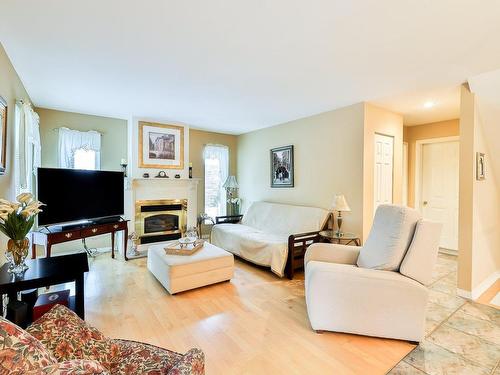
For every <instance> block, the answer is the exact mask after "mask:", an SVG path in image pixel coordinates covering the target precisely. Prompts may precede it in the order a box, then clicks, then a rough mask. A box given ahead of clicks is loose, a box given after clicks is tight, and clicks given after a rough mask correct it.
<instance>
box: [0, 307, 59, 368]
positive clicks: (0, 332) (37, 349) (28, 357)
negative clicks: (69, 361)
mask: <svg viewBox="0 0 500 375" xmlns="http://www.w3.org/2000/svg"><path fill="white" fill-rule="evenodd" d="M56 362H57V359H56V358H55V357H54V356H53V355H52V354H51V353H50V351H48V350H47V349H46V348H45V347H44V346H43V345H42V343H41V342H40V341H38V340H37V339H36V338H35V337H33V336H32V335H30V334H29V333H28V332H26V331H24V330H23V329H21V328H19V327H18V326H16V325H15V324H14V323H12V322H10V321H8V320H6V319H4V318H2V317H1V316H0V374H25V373H27V372H30V371H40V369H41V368H43V367H45V366H48V365H51V364H54V363H56Z"/></svg>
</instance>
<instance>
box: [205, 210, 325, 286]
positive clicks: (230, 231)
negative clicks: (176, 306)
mask: <svg viewBox="0 0 500 375" xmlns="http://www.w3.org/2000/svg"><path fill="white" fill-rule="evenodd" d="M327 217H328V211H326V210H323V209H321V208H316V207H304V206H292V205H286V204H277V203H268V202H255V203H253V204H252V205H251V206H250V207H249V209H248V211H247V213H246V214H245V215H244V217H243V220H242V222H241V224H218V225H216V226H214V228H213V229H212V243H213V244H214V245H215V246H218V247H221V248H223V249H225V250H227V251H229V252H231V253H233V254H235V255H238V256H240V257H242V258H244V259H246V260H249V261H251V262H253V263H255V264H258V265H261V266H267V267H271V270H272V271H273V272H274V273H275V274H277V275H278V276H280V277H283V276H284V271H285V265H286V260H287V257H288V237H289V236H290V235H291V234H299V233H306V232H313V231H318V230H321V228H322V226H323V224H324V223H325V221H326V219H327Z"/></svg>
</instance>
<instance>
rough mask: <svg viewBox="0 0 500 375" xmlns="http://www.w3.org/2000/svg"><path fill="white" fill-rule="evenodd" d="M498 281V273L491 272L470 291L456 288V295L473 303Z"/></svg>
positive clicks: (499, 277)
mask: <svg viewBox="0 0 500 375" xmlns="http://www.w3.org/2000/svg"><path fill="white" fill-rule="evenodd" d="M498 279H500V271H496V272H493V273H492V274H491V275H490V276H488V277H487V278H486V279H484V280H483V281H482V282H481V283H479V285H478V286H476V287H475V288H474V289H472V291H468V290H463V289H459V288H457V294H458V295H459V296H460V297H463V298H467V299H471V300H473V301H475V300H477V299H478V298H479V297H481V295H482V294H483V293H484V292H486V291H487V290H488V289H489V288H490V287H491V286H492V285H493V284H495V283H496V281H497V280H498Z"/></svg>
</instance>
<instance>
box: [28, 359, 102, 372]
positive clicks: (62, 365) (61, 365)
mask: <svg viewBox="0 0 500 375" xmlns="http://www.w3.org/2000/svg"><path fill="white" fill-rule="evenodd" d="M35 374H36V375H42V374H43V375H69V374H78V375H108V374H110V372H109V371H108V370H107V369H106V368H105V367H103V366H102V365H101V364H100V363H99V362H97V361H89V360H88V359H72V360H70V361H63V362H58V363H55V364H53V365H49V366H46V367H44V368H42V369H39V370H36V371H33V372H28V373H26V375H35Z"/></svg>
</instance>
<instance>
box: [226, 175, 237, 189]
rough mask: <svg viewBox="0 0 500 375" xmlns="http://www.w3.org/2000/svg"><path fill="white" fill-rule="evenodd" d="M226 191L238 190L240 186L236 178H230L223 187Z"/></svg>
mask: <svg viewBox="0 0 500 375" xmlns="http://www.w3.org/2000/svg"><path fill="white" fill-rule="evenodd" d="M222 187H223V188H224V189H238V188H239V185H238V183H237V182H236V177H235V176H228V177H227V179H226V182H224V185H222Z"/></svg>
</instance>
